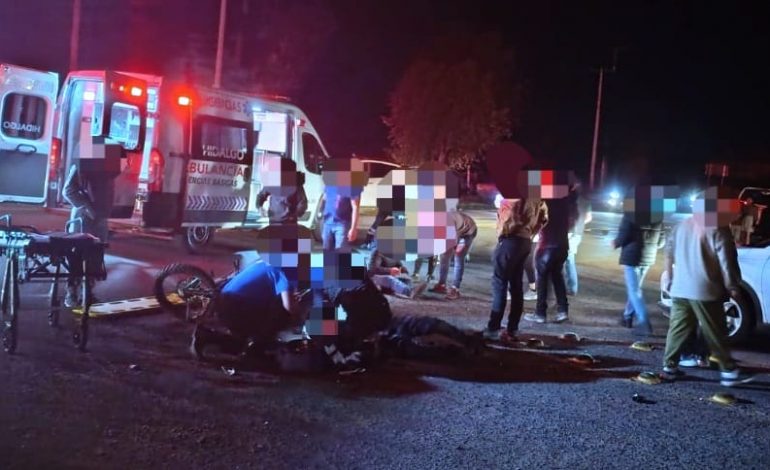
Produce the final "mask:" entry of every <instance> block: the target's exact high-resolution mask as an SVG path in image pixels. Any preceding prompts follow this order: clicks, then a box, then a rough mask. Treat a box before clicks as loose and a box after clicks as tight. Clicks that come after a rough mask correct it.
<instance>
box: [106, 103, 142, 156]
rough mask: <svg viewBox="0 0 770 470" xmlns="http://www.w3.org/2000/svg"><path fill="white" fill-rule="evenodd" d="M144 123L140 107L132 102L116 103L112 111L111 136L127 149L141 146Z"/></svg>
mask: <svg viewBox="0 0 770 470" xmlns="http://www.w3.org/2000/svg"><path fill="white" fill-rule="evenodd" d="M141 125H142V121H141V115H140V114H139V108H137V107H136V106H132V105H130V104H124V103H114V104H113V105H112V110H111V111H110V138H112V139H114V140H116V141H118V142H120V143H121V144H122V145H123V148H125V149H126V150H134V149H136V148H137V147H138V146H139V129H140V127H141Z"/></svg>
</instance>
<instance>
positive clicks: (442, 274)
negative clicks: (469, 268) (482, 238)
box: [438, 237, 475, 289]
mask: <svg viewBox="0 0 770 470" xmlns="http://www.w3.org/2000/svg"><path fill="white" fill-rule="evenodd" d="M474 238H475V237H470V238H469V239H466V240H465V242H464V243H463V249H462V251H461V252H460V254H458V253H457V251H455V249H454V248H452V249H450V250H447V251H446V252H445V253H443V254H442V255H441V263H440V265H439V272H438V283H439V284H446V280H447V277H449V260H450V259H451V258H452V254H454V258H455V269H454V273H453V278H452V286H453V287H454V288H455V289H459V288H460V284H461V283H462V282H463V273H464V272H465V255H467V254H468V251H469V250H470V249H471V243H473V239H474Z"/></svg>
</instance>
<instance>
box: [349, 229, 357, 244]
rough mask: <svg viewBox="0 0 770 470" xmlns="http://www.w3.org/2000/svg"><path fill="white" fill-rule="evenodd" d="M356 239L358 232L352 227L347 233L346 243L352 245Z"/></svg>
mask: <svg viewBox="0 0 770 470" xmlns="http://www.w3.org/2000/svg"><path fill="white" fill-rule="evenodd" d="M356 238H358V230H356V229H355V227H353V228H351V229H350V231H349V232H348V241H349V242H350V243H354V242H355V241H356Z"/></svg>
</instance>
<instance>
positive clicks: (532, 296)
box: [524, 289, 537, 300]
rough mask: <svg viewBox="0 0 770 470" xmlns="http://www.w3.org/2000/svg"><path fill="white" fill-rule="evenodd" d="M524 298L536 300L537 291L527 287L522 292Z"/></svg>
mask: <svg viewBox="0 0 770 470" xmlns="http://www.w3.org/2000/svg"><path fill="white" fill-rule="evenodd" d="M524 300H537V291H535V290H532V289H529V290H528V291H527V292H525V293H524Z"/></svg>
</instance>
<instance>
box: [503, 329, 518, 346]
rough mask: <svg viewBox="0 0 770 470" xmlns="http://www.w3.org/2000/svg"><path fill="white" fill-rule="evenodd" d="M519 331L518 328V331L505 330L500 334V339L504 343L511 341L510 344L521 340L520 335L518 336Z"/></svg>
mask: <svg viewBox="0 0 770 470" xmlns="http://www.w3.org/2000/svg"><path fill="white" fill-rule="evenodd" d="M517 333H518V330H516V331H508V330H505V331H503V332H502V334H501V335H500V341H501V342H503V343H509V344H513V343H517V342H518V341H519V339H518V337H517V336H516V334H517Z"/></svg>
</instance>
